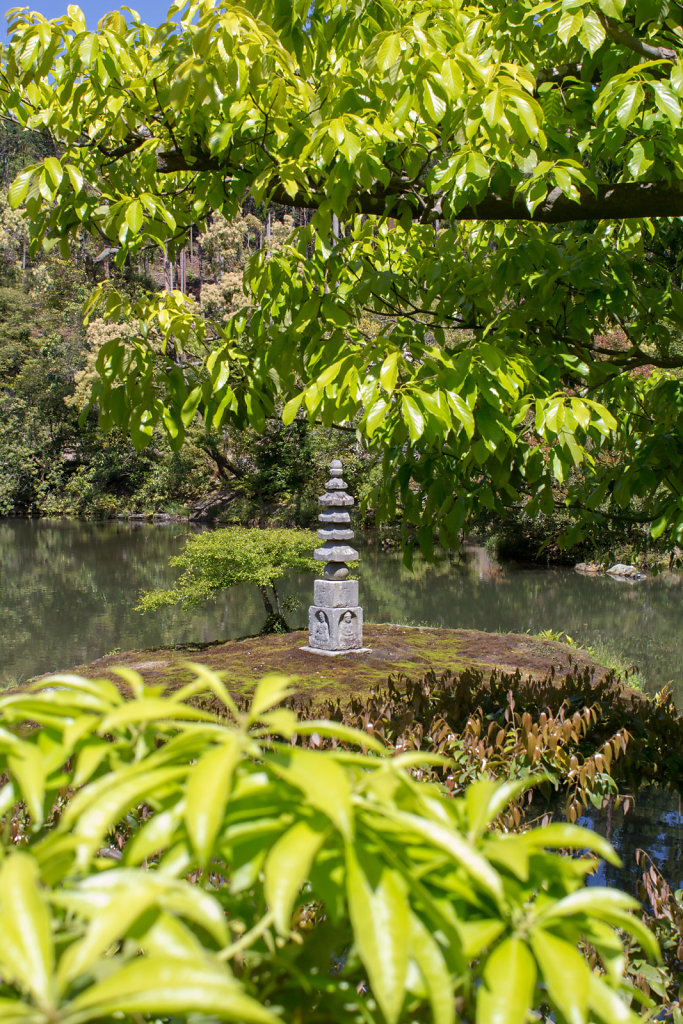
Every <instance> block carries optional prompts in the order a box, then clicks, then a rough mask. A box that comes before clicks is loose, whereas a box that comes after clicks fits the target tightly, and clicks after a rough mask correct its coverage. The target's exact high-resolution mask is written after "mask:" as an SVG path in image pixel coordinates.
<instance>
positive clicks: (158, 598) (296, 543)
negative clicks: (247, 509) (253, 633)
mask: <svg viewBox="0 0 683 1024" xmlns="http://www.w3.org/2000/svg"><path fill="white" fill-rule="evenodd" d="M315 543H316V538H315V534H314V533H311V532H310V531H308V530H254V529H247V528H245V527H228V528H226V529H223V530H211V531H210V532H207V533H200V534H197V535H196V536H194V537H190V538H189V540H187V542H186V543H185V547H184V549H183V550H182V551H181V552H180V554H178V555H174V557H173V558H171V560H170V564H171V565H175V566H178V567H179V568H181V569H182V570H183V572H182V574H181V575H180V577H179V579H178V580H177V581H176V584H175V586H174V587H172V588H171V589H170V590H150V591H148V592H147V593H145V594H142V596H141V598H140V600H139V602H138V604H137V609H138V611H143V612H147V611H153V610H154V609H156V608H160V607H161V606H162V605H169V604H179V603H184V604H187V605H196V604H199V603H200V602H201V601H206V600H208V599H209V598H215V597H216V596H217V595H218V594H219V593H220V592H221V591H222V590H227V589H228V588H229V587H234V586H235V585H236V584H238V583H253V584H254V585H255V586H257V587H258V589H259V593H260V594H261V597H262V598H263V605H264V608H265V611H266V621H265V622H264V624H263V628H262V630H261V632H263V633H278V632H283V631H284V632H286V631H288V630H289V626H288V624H287V622H286V621H285V618H284V615H283V611H282V603H281V601H280V595H279V594H278V591H277V587H276V583H277V582H279V581H280V580H281V579H282V577H283V576H284V575H285V573H286V572H288V571H289V570H291V569H300V570H302V571H303V572H314V571H315V570H316V567H317V566H316V562H315V560H314V559H313V557H312V553H311V552H312V548H313V547H314V545H315Z"/></svg>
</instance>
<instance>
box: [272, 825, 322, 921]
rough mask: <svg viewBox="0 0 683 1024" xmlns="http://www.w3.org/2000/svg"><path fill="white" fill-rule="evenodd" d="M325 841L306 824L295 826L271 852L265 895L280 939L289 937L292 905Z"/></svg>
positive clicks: (319, 830)
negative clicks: (283, 936) (273, 915)
mask: <svg viewBox="0 0 683 1024" xmlns="http://www.w3.org/2000/svg"><path fill="white" fill-rule="evenodd" d="M324 839H325V831H324V830H323V829H321V828H314V827H313V826H312V825H311V824H309V822H307V821H300V822H297V824H296V825H293V826H292V828H290V829H288V830H287V832H285V834H284V835H283V836H281V837H280V838H279V839H278V841H277V842H276V843H275V844H274V846H273V847H272V848H271V850H270V852H269V854H268V856H267V857H266V862H265V864H264V868H263V873H264V894H265V897H266V902H267V903H268V906H269V907H270V909H271V910H272V911H273V912H274V914H275V926H276V928H277V930H278V931H279V933H280V935H288V934H289V931H290V927H291V920H292V912H293V908H294V901H295V900H296V897H297V896H298V894H299V891H300V889H301V887H302V885H303V884H304V882H306V881H307V879H308V875H309V872H310V869H311V864H312V863H313V859H314V857H315V856H316V854H317V853H318V850H319V849H320V847H321V846H322V844H323V841H324Z"/></svg>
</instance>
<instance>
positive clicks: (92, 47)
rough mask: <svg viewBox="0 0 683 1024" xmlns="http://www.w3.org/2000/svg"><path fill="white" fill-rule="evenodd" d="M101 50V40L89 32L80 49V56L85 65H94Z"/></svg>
mask: <svg viewBox="0 0 683 1024" xmlns="http://www.w3.org/2000/svg"><path fill="white" fill-rule="evenodd" d="M98 50H99V39H98V38H97V34H96V33H95V32H88V33H87V34H86V35H85V36H84V38H83V40H82V42H81V44H80V46H79V47H78V54H79V56H80V58H81V60H82V61H83V63H84V64H92V62H93V61H94V59H95V57H97V53H98Z"/></svg>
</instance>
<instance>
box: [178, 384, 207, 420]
mask: <svg viewBox="0 0 683 1024" xmlns="http://www.w3.org/2000/svg"><path fill="white" fill-rule="evenodd" d="M201 398H202V388H201V385H200V384H197V386H196V387H194V388H192V391H190V393H189V395H188V396H187V398H186V399H185V401H184V402H183V407H182V409H181V410H180V418H181V420H182V421H183V426H185V427H189V425H190V423H191V422H192V420H193V419H194V415H195V413H196V411H197V408H198V406H199V403H200V401H201Z"/></svg>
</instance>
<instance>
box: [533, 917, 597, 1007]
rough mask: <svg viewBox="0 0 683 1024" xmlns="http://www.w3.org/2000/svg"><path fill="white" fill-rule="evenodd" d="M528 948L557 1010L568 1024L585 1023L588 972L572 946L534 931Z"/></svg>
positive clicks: (547, 934)
mask: <svg viewBox="0 0 683 1024" xmlns="http://www.w3.org/2000/svg"><path fill="white" fill-rule="evenodd" d="M531 948H532V949H533V951H534V956H535V957H536V962H537V963H538V966H539V968H540V972H541V977H542V978H543V982H544V983H545V986H546V988H547V990H548V995H549V996H550V999H551V1000H552V1002H553V1003H554V1005H555V1009H556V1011H559V1012H560V1013H561V1014H562V1017H563V1018H566V1019H567V1022H568V1024H586V1013H587V1010H588V991H589V987H590V974H591V969H590V967H589V966H588V964H587V963H586V960H585V959H584V957H583V956H581V954H580V953H579V951H578V950H577V949H576V947H575V946H573V945H572V944H571V943H569V942H565V940H564V939H560V938H558V937H557V936H556V935H554V934H553V933H552V932H549V931H546V930H543V929H540V928H538V929H536V930H535V931H533V932H532V934H531Z"/></svg>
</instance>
